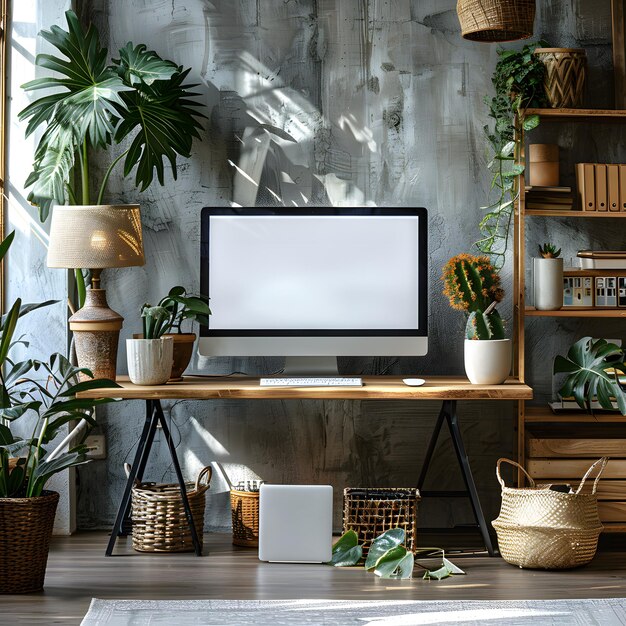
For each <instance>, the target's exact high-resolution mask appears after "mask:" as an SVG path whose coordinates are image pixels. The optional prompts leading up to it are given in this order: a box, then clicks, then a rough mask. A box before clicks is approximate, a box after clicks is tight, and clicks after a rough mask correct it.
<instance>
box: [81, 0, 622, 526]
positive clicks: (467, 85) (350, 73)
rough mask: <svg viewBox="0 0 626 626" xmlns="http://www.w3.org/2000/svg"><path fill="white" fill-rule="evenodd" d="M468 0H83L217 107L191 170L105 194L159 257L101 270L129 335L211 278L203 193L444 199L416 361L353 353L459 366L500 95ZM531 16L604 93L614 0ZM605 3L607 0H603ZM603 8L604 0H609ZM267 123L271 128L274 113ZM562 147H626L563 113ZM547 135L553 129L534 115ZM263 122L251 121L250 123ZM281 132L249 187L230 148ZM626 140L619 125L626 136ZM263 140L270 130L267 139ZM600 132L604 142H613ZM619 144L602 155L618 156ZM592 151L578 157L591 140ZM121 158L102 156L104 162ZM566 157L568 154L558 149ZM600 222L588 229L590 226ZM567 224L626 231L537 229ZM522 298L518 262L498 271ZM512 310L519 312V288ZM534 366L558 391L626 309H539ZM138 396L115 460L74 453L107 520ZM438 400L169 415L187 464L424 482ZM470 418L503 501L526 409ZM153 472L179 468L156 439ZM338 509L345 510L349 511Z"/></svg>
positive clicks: (220, 513) (428, 203) (115, 427)
mask: <svg viewBox="0 0 626 626" xmlns="http://www.w3.org/2000/svg"><path fill="white" fill-rule="evenodd" d="M455 4H456V3H455V2H454V0H443V1H442V0H437V1H435V0H413V1H410V0H388V1H386V2H379V1H375V0H369V1H368V0H346V1H343V0H342V2H331V1H329V0H300V1H297V2H295V1H292V2H284V1H283V0H264V1H263V2H253V1H251V0H242V1H241V2H231V1H228V0H211V1H210V2H209V0H186V1H185V2H182V1H181V0H150V1H147V0H92V1H91V2H83V3H81V6H82V9H83V10H84V12H85V14H87V15H91V16H92V19H93V20H94V21H95V22H96V23H97V24H98V25H99V27H100V28H101V30H102V33H103V37H104V39H105V41H107V42H108V44H109V47H110V49H111V51H112V53H113V54H116V51H117V50H118V49H119V48H120V47H121V46H122V45H124V44H125V43H126V42H127V41H129V40H131V41H133V42H134V43H140V42H145V43H146V44H147V45H148V46H149V47H151V48H154V49H155V50H157V51H158V52H159V53H160V54H161V55H162V56H165V57H167V58H171V59H174V60H175V61H176V62H178V63H181V64H183V65H185V66H191V67H192V68H193V69H192V77H193V78H194V79H195V80H197V81H199V82H200V83H201V86H200V87H199V88H198V90H199V91H200V92H201V93H202V100H203V101H204V103H205V104H206V106H207V109H206V112H207V116H208V120H207V121H206V124H205V126H206V133H205V135H204V137H203V139H202V141H200V142H196V144H195V148H194V154H193V157H192V159H190V160H189V161H188V162H185V163H184V164H182V167H181V171H180V172H179V178H178V181H173V180H172V178H171V176H168V178H167V182H166V185H165V186H164V187H163V188H161V187H158V186H153V187H152V188H151V189H150V190H149V191H147V192H146V193H144V194H142V195H140V194H139V193H138V192H137V191H136V190H135V189H134V188H133V185H132V182H131V180H130V179H127V180H124V179H122V178H121V176H120V174H119V172H118V173H117V175H116V176H114V178H113V179H112V183H111V185H110V194H109V198H108V200H109V201H111V202H134V201H139V202H140V203H141V205H142V213H143V225H144V233H145V244H146V255H147V264H146V266H145V267H144V268H132V269H125V270H119V271H112V270H109V271H107V272H105V276H104V281H105V286H106V288H107V290H108V294H109V303H110V305H111V306H112V307H113V308H115V309H116V310H118V311H119V312H121V313H122V314H123V315H124V317H125V318H126V322H125V327H124V330H123V334H122V343H121V351H120V359H119V370H120V371H125V369H126V366H125V353H124V343H123V340H124V339H125V338H126V337H129V336H130V335H131V334H132V333H133V332H136V331H138V329H139V322H138V311H139V308H140V306H141V305H142V304H143V302H145V301H154V300H157V299H158V298H159V297H160V296H161V295H163V294H164V293H166V291H167V290H168V289H169V288H170V287H171V286H173V285H175V284H182V285H184V286H186V287H188V288H191V289H197V287H198V280H199V262H198V250H199V220H200V209H201V207H203V206H207V205H228V204H229V203H230V202H231V201H235V202H238V203H239V204H244V205H245V204H250V203H252V202H255V201H256V202H257V203H259V204H265V203H273V202H275V201H276V197H277V196H278V197H280V198H282V199H284V200H285V202H288V203H290V202H291V201H292V200H294V201H296V202H297V203H298V204H299V205H304V204H306V203H309V204H312V205H315V204H318V205H319V204H329V203H332V204H333V205H349V204H356V203H358V204H365V203H371V204H376V205H378V206H397V205H401V206H402V205H405V206H425V207H428V209H429V211H430V214H429V217H430V228H429V249H430V268H429V275H430V281H431V288H430V296H431V297H430V328H429V333H430V339H431V342H430V345H431V350H430V353H429V355H428V356H427V357H424V358H419V359H406V358H403V359H395V358H389V359H387V358H386V359H381V358H376V359H344V360H342V362H341V366H342V367H343V368H344V369H345V371H348V372H362V373H382V372H385V373H395V374H400V373H403V374H408V373H411V374H428V373H439V374H461V373H462V371H463V364H462V342H463V336H462V328H463V320H462V319H461V317H460V316H459V315H458V314H456V313H454V312H453V311H451V310H450V309H449V307H448V306H447V303H446V302H445V301H444V298H443V297H442V295H441V285H440V282H439V275H440V269H441V266H442V265H443V263H444V262H445V260H447V259H448V257H450V256H451V255H453V254H456V253H458V252H461V251H468V250H471V248H472V244H473V242H474V241H475V240H476V238H477V237H478V232H477V223H478V221H479V218H480V209H479V207H480V206H482V205H484V204H485V196H486V192H487V189H488V177H487V175H486V171H485V165H486V162H487V159H488V153H487V151H486V145H485V141H484V138H483V130H482V129H483V125H484V124H485V123H487V121H488V120H487V116H486V107H485V106H484V104H483V97H484V96H485V95H488V94H490V93H491V90H490V76H491V72H492V70H493V67H494V65H495V62H496V51H495V47H494V46H490V45H481V44H476V43H471V42H465V41H464V40H462V39H461V37H460V33H459V26H458V22H457V20H456V15H455ZM538 5H539V6H538V18H537V26H536V32H537V34H538V35H541V36H544V37H546V38H548V39H549V40H550V42H551V43H552V44H553V45H566V46H569V45H584V46H585V47H588V50H589V58H590V85H591V90H590V99H591V100H592V101H593V102H594V103H596V104H606V105H610V103H611V99H612V94H611V87H610V82H609V79H610V72H611V70H610V47H609V36H610V27H609V25H610V22H609V20H610V16H609V12H608V7H609V2H608V0H606V2H590V1H587V0H575V1H571V2H569V1H568V2H565V1H551V2H548V1H547V0H539V2H538ZM600 5H601V6H600ZM605 5H606V6H605ZM261 124H264V125H265V127H264V128H266V129H267V128H270V130H269V131H263V130H260V125H261ZM560 128H561V129H562V131H563V134H562V136H561V137H562V138H561V140H560V141H561V145H563V147H564V148H566V149H567V151H566V153H565V155H564V160H565V161H567V159H570V161H572V162H573V159H574V157H573V156H571V153H570V152H569V151H570V149H571V151H572V153H573V152H574V151H579V150H580V153H581V156H582V157H584V158H592V157H593V158H606V159H608V158H622V159H623V158H624V154H623V148H622V147H621V143H620V142H617V141H616V140H615V138H616V134H615V132H614V131H613V130H610V129H608V130H607V129H606V128H603V129H600V130H599V131H598V132H595V131H594V132H593V133H592V131H591V130H590V129H588V128H586V127H581V126H579V127H577V128H568V127H560ZM540 132H541V133H544V134H547V136H550V131H537V133H538V136H539V134H540ZM255 133H256V135H255ZM285 133H287V134H288V135H289V136H290V138H291V139H288V138H286V137H285ZM251 136H252V137H254V136H260V137H262V142H265V147H266V148H267V154H266V160H265V163H264V167H263V168H262V173H261V177H260V181H259V187H258V193H257V189H256V188H255V187H254V186H250V185H248V184H246V183H245V182H244V180H242V177H241V176H235V171H236V170H235V168H234V167H233V164H238V165H239V166H240V167H242V168H243V169H244V170H246V171H248V170H247V168H249V167H251V164H252V163H253V162H254V160H255V158H256V157H257V156H258V153H254V152H253V151H252V148H251V145H253V144H252V143H251V141H249V138H250V137H251ZM619 137H622V135H619ZM257 143H258V142H257ZM605 146H608V147H607V148H605ZM607 152H608V154H607ZM583 153H584V154H583ZM107 163H108V161H105V160H101V161H100V171H99V172H98V171H96V173H95V176H97V175H99V174H101V173H102V169H103V168H105V167H106V165H107ZM564 165H565V162H564ZM589 233H591V234H589ZM544 239H554V240H556V241H558V243H559V244H563V245H564V246H565V251H566V252H565V254H566V258H567V257H568V256H571V255H573V254H575V251H576V250H577V249H578V248H580V247H586V246H592V245H594V244H596V245H598V244H599V242H603V243H605V244H606V243H609V244H610V245H618V244H620V243H621V245H623V239H624V237H623V233H616V232H615V229H613V230H611V228H610V226H608V225H607V226H604V225H594V226H593V228H592V230H591V231H588V230H586V229H585V230H583V229H582V227H581V226H577V225H576V224H574V223H572V224H570V222H569V221H568V220H567V219H566V218H563V219H558V220H550V221H549V220H545V221H540V220H537V221H536V222H534V223H533V224H531V226H530V230H529V245H531V246H532V247H533V248H534V247H535V245H536V244H537V243H538V242H543V241H544ZM503 275H504V280H505V286H507V287H508V288H509V295H510V287H511V285H510V279H511V271H510V262H509V264H508V265H507V266H506V267H505V270H504V272H503ZM502 313H503V314H504V315H505V317H507V318H508V319H509V320H510V319H511V306H510V302H509V303H508V304H506V305H505V306H503V307H502ZM529 327H530V330H531V333H530V338H529V344H528V347H529V355H530V356H529V377H530V379H531V382H532V383H533V384H535V385H536V386H537V389H538V397H539V399H540V400H543V401H545V400H546V399H547V398H548V397H549V396H550V395H551V393H552V390H551V382H550V375H549V366H548V365H547V363H548V362H549V361H550V360H551V359H552V357H553V355H554V354H555V353H556V351H558V350H563V349H564V347H565V346H566V345H567V343H568V342H569V341H571V340H572V339H573V338H575V336H577V335H580V334H582V333H587V332H588V329H590V330H591V331H592V332H594V333H596V334H605V335H606V334H609V335H610V336H619V335H620V333H621V334H623V323H622V324H621V325H620V324H619V323H618V322H615V321H614V322H609V323H604V324H603V325H595V326H594V325H593V324H590V325H588V324H585V325H583V323H582V322H577V321H575V320H571V321H570V320H566V321H564V322H558V321H555V320H536V321H533V322H532V323H531V324H529ZM278 365H279V362H278V361H277V360H275V359H254V360H244V359H232V360H230V359H208V360H206V361H204V362H202V363H198V362H195V363H194V364H193V369H197V370H200V371H202V372H204V373H212V374H217V373H228V372H230V371H232V370H242V371H246V372H248V373H250V374H255V373H259V372H269V371H272V370H274V369H276V367H277V366H278ZM142 411H143V406H142V404H141V403H140V402H126V403H120V404H118V405H116V406H114V407H111V408H107V409H106V410H102V411H100V412H99V424H100V426H99V428H100V429H101V431H102V432H104V433H105V434H106V436H107V442H108V447H109V456H108V459H107V460H106V461H99V462H95V463H92V464H90V465H89V466H87V467H84V468H81V469H80V489H79V506H80V517H79V522H80V526H81V527H82V528H94V527H107V526H110V525H111V524H112V521H113V518H114V514H115V510H116V506H117V503H118V501H119V498H120V496H121V490H122V488H123V484H124V480H125V479H124V473H123V468H122V466H123V463H124V461H126V460H130V459H131V458H132V454H133V452H134V446H135V444H136V441H137V438H138V435H139V431H140V428H141V424H142V418H143V412H142ZM436 411H437V406H436V405H435V404H433V403H420V404H419V405H418V406H415V405H413V404H409V403H403V402H400V403H398V402H395V403H392V402H389V403H387V402H342V403H338V402H279V401H260V402H245V401H231V402H221V401H220V402H217V401H216V402H204V403H201V402H171V403H167V406H166V413H167V415H168V416H169V417H171V420H172V428H173V431H174V436H175V438H176V441H177V442H179V443H178V449H179V453H180V456H181V459H182V462H183V466H184V471H185V473H186V474H187V475H188V476H189V477H190V478H191V477H194V476H195V475H196V474H197V472H198V471H199V469H200V468H201V467H202V466H203V465H204V464H207V463H209V462H211V461H221V462H222V463H223V464H224V466H225V467H226V470H227V471H228V473H229V474H230V476H231V479H232V480H233V481H236V480H238V479H240V478H242V477H250V476H255V475H256V476H259V477H261V478H263V479H265V480H267V481H277V482H324V483H330V484H332V485H333V486H334V487H335V492H336V496H337V504H338V505H339V501H340V494H341V491H342V489H343V488H344V487H345V486H358V485H372V486H374V485H378V486H405V485H411V484H414V483H415V481H416V478H417V474H418V471H419V467H420V464H421V461H422V459H423V456H424V452H425V447H426V443H427V440H428V437H429V434H430V430H431V428H432V426H433V423H434V418H435V416H436ZM460 414H461V417H462V422H463V429H464V432H465V436H466V443H467V448H468V452H469V455H470V459H471V462H472V463H473V466H474V468H475V473H476V477H477V481H478V485H479V490H480V493H481V497H482V498H483V504H484V506H485V508H486V512H487V516H488V517H489V518H490V519H492V518H493V517H495V515H496V514H497V509H498V506H499V494H498V488H497V484H496V481H495V478H494V464H495V461H496V459H497V458H498V457H499V456H510V455H512V454H513V442H514V437H515V434H514V416H515V412H514V407H513V406H512V405H511V404H507V403H496V402H493V403H464V404H462V405H461V406H460ZM453 459H454V457H453V453H452V448H451V445H450V444H449V443H448V442H447V441H444V442H442V444H441V445H440V447H439V449H438V454H437V459H436V463H435V466H434V467H433V472H432V474H431V477H430V480H431V483H430V484H431V486H432V485H435V484H436V486H437V488H459V487H460V486H461V485H460V482H461V481H460V477H459V476H458V473H457V471H456V469H455V468H454V467H451V466H453V465H454V460H453ZM147 477H148V478H150V479H153V480H157V481H172V480H173V479H174V475H173V472H172V467H171V464H170V461H169V458H168V455H167V449H166V448H165V445H164V443H163V441H162V437H161V438H158V439H157V442H156V444H155V447H154V455H153V457H152V459H151V462H150V464H149V466H148V470H147ZM226 489H227V486H226V483H225V481H224V480H223V478H221V477H219V476H218V477H217V478H216V479H215V480H214V485H213V486H212V488H211V491H210V493H209V496H208V501H209V507H208V509H207V525H208V527H211V528H226V527H227V526H228V524H229V510H228V494H227V493H226ZM336 511H337V519H336V525H337V526H338V525H339V511H340V506H337V507H336ZM422 511H423V517H422V522H423V523H424V524H425V525H433V524H437V523H450V522H461V523H462V522H468V521H470V517H471V515H470V510H469V507H468V506H466V505H465V503H459V502H458V501H457V502H438V503H430V504H425V505H424V506H423V508H422Z"/></svg>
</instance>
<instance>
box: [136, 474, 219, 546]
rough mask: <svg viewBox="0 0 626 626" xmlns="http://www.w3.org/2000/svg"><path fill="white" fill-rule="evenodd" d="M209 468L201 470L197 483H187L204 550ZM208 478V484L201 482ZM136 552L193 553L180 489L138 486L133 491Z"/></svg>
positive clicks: (207, 482)
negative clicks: (203, 537)
mask: <svg viewBox="0 0 626 626" xmlns="http://www.w3.org/2000/svg"><path fill="white" fill-rule="evenodd" d="M211 474H212V470H211V468H210V467H205V468H204V469H202V471H201V472H200V474H198V478H197V479H196V482H195V483H186V487H187V499H188V500H189V507H190V508H191V516H192V518H193V523H194V526H195V527H196V533H197V535H198V539H199V541H200V546H202V534H203V531H204V508H205V504H206V498H205V492H206V490H207V489H208V488H209V483H210V482H211ZM205 476H207V480H206V483H202V478H203V477H205ZM131 518H132V521H133V548H134V549H135V550H137V551H138V552H191V551H193V549H194V546H193V540H192V538H191V530H190V529H189V524H188V522H187V516H186V515H185V507H184V505H183V499H182V497H181V495H180V486H179V485H178V483H174V484H164V485H163V484H161V485H159V484H156V483H139V482H136V483H135V485H134V486H133V490H132V513H131Z"/></svg>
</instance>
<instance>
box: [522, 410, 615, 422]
mask: <svg viewBox="0 0 626 626" xmlns="http://www.w3.org/2000/svg"><path fill="white" fill-rule="evenodd" d="M524 421H525V422H526V423H527V424H528V423H543V424H547V423H561V424H571V423H575V422H578V423H587V424H603V423H604V424H611V423H613V424H624V417H623V416H622V415H621V414H620V413H618V412H617V411H615V413H610V412H597V413H594V414H593V415H592V414H590V413H585V412H584V411H562V412H559V413H554V411H552V410H551V409H550V407H548V406H545V407H544V406H527V407H526V409H525V412H524Z"/></svg>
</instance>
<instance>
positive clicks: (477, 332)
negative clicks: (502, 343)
mask: <svg viewBox="0 0 626 626" xmlns="http://www.w3.org/2000/svg"><path fill="white" fill-rule="evenodd" d="M489 308H491V307H489ZM465 336H466V337H467V339H480V340H484V339H504V324H503V322H502V318H501V317H500V314H499V313H498V311H496V310H495V309H491V311H490V312H489V313H487V312H483V311H472V312H471V313H470V314H469V317H468V318H467V324H466V326H465Z"/></svg>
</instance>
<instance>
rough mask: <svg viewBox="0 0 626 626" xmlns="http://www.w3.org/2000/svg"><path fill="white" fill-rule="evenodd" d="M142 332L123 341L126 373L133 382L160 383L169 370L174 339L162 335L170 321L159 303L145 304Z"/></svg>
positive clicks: (170, 371)
mask: <svg viewBox="0 0 626 626" xmlns="http://www.w3.org/2000/svg"><path fill="white" fill-rule="evenodd" d="M141 321H142V324H143V334H141V335H136V336H135V337H133V339H127V340H126V356H127V360H128V376H129V378H130V380H131V382H133V383H134V384H135V385H162V384H163V383H166V382H167V381H168V380H169V378H170V375H171V373H172V364H173V360H174V340H173V339H172V338H171V337H164V336H163V335H164V334H165V332H166V331H167V330H168V327H169V322H170V313H169V311H168V310H167V309H166V308H165V307H162V306H151V305H149V304H144V305H143V307H142V309H141Z"/></svg>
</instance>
